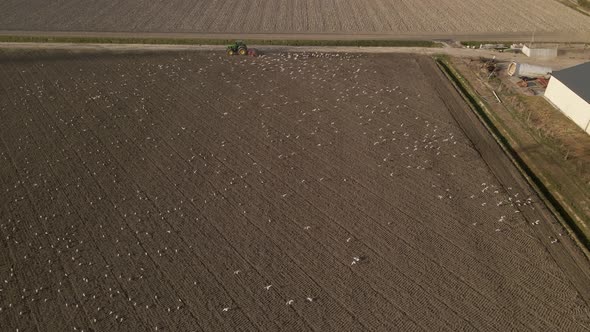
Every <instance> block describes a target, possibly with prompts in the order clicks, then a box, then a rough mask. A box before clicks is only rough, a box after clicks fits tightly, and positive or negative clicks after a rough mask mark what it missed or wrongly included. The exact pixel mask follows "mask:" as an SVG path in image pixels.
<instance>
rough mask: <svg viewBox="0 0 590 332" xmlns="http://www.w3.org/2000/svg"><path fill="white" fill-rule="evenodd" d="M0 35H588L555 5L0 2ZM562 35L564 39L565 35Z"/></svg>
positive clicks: (508, 0) (579, 21)
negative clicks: (13, 32) (6, 32)
mask: <svg viewBox="0 0 590 332" xmlns="http://www.w3.org/2000/svg"><path fill="white" fill-rule="evenodd" d="M0 30H23V31H103V32H177V33H178V32H192V33H197V32H200V33H402V34H403V33H410V34H412V33H416V34H420V33H481V32H485V33H494V32H496V33H497V32H532V31H537V32H538V33H542V32H544V31H550V32H557V31H560V32H573V31H576V32H588V31H590V17H588V16H585V15H583V14H581V13H579V12H577V11H575V10H573V9H571V8H569V7H567V6H565V5H563V4H561V3H559V2H558V1H555V0H498V1H494V2H493V3H490V2H485V1H480V0H463V1H457V0H438V1H435V0H398V1H382V0H370V1H359V0H342V1H323V0H306V1H301V0H298V1H285V0H282V1H273V0H257V1H252V2H244V1H236V0H220V1H213V0H200V1H192V0H191V1H189V0H172V1H160V2H150V3H149V4H146V2H145V1H143V0H98V1H91V2H88V1H82V0H71V1H58V0H26V1H23V0H3V1H2V2H1V3H0ZM566 37H567V36H566Z"/></svg>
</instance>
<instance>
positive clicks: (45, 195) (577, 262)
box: [0, 50, 590, 331]
mask: <svg viewBox="0 0 590 332" xmlns="http://www.w3.org/2000/svg"><path fill="white" fill-rule="evenodd" d="M0 76H1V77H2V80H0V116H1V118H2V121H1V122H0V139H1V140H0V161H1V162H0V181H1V187H0V188H2V190H1V192H0V230H1V234H2V237H1V240H0V326H2V329H3V330H7V331H15V330H16V329H17V328H18V329H19V331H29V330H40V331H72V330H77V331H80V330H84V331H90V330H96V331H116V330H126V331H129V330H146V331H148V330H152V331H154V330H168V331H192V330H201V331H217V330H247V331H250V330H263V331H273V330H275V331H278V330H281V331H285V330H293V331H302V330H317V331H330V330H332V331H345V330H354V331H358V330H381V331H395V330H428V331H433V330H449V331H450V330H453V331H456V330H485V331H491V330H496V331H507V330H531V331H557V330H568V331H586V330H589V329H590V308H589V306H588V300H590V265H589V264H588V261H587V260H585V259H584V257H583V255H582V254H581V252H580V250H579V249H578V248H577V247H575V245H574V244H573V241H572V240H571V239H569V238H568V236H567V235H566V234H565V232H564V230H563V229H562V228H561V226H560V225H559V224H558V223H557V222H556V221H555V219H554V218H553V217H552V216H551V215H550V214H549V213H548V212H547V209H546V207H545V206H544V205H543V204H542V203H541V202H539V200H538V198H537V196H536V195H535V194H534V193H533V192H532V190H531V189H530V188H529V187H528V186H527V185H526V184H525V182H524V181H523V179H522V178H521V177H520V176H519V175H518V173H517V172H516V170H515V168H514V167H513V166H512V165H511V164H510V162H509V161H508V159H507V158H506V157H505V156H504V155H503V154H502V153H501V151H500V148H499V147H498V146H497V145H496V144H495V142H494V141H493V140H492V139H491V137H490V136H489V135H488V134H487V132H486V131H485V129H484V128H483V127H482V125H481V124H480V123H479V122H478V121H477V119H475V117H474V116H473V115H472V114H471V113H469V110H468V109H467V107H466V105H465V104H464V103H463V102H462V101H461V100H460V98H459V97H458V96H457V94H456V93H455V92H454V90H452V87H450V85H449V83H448V82H447V81H445V80H444V79H443V78H442V76H441V74H440V72H438V70H437V68H436V67H435V65H434V63H433V62H432V60H431V59H429V58H427V57H425V56H419V55H405V54H395V55H394V54H325V53H305V54H292V53H291V54H289V53H270V54H267V55H266V56H263V57H260V58H243V57H226V56H224V54H223V53H222V52H204V51H202V52H194V51H193V52H188V51H184V52H166V53H157V52H126V53H112V52H97V51H93V52H89V51H79V52H76V53H74V52H66V51H47V50H37V51H27V52H25V51H17V50H4V51H2V53H0Z"/></svg>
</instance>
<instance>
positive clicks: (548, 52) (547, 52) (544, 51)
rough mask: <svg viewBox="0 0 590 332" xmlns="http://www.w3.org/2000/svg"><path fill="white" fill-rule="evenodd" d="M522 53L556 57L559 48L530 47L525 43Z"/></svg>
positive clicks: (537, 56)
mask: <svg viewBox="0 0 590 332" xmlns="http://www.w3.org/2000/svg"><path fill="white" fill-rule="evenodd" d="M522 53H524V54H526V55H527V56H529V57H535V58H555V57H557V48H529V47H528V46H526V45H524V47H523V48H522Z"/></svg>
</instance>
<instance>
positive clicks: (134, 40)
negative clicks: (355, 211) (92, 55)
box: [0, 34, 442, 48]
mask: <svg viewBox="0 0 590 332" xmlns="http://www.w3.org/2000/svg"><path fill="white" fill-rule="evenodd" d="M237 38H238V39H239V38H240V37H237ZM234 41H235V40H234V39H230V38H199V37H178V36H170V37H163V36H158V37H141V36H137V37H114V36H105V37H97V36H83V35H73V36H49V35H43V34H39V35H30V36H29V35H16V34H15V35H3V34H0V43H43V44H56V43H68V44H133V45H136V44H145V45H202V46H211V45H229V44H232V43H233V42H234ZM243 41H244V42H245V43H246V44H252V45H268V46H357V47H377V46H379V47H429V48H441V47H442V44H441V43H439V42H435V41H432V40H418V39H415V40H412V39H408V40H405V39H403V40H402V39H376V38H375V39H339V38H335V39H325V40H324V39H273V38H245V39H243Z"/></svg>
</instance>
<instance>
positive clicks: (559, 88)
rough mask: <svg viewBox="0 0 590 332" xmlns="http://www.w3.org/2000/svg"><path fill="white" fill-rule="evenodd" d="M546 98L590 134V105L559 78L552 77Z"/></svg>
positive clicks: (546, 91)
mask: <svg viewBox="0 0 590 332" xmlns="http://www.w3.org/2000/svg"><path fill="white" fill-rule="evenodd" d="M545 98H547V99H548V100H549V101H550V102H551V103H553V105H555V106H556V107H557V108H558V109H559V110H560V111H561V112H563V113H564V114H565V115H566V116H567V117H568V118H570V119H572V121H574V122H575V123H576V124H577V125H578V126H580V128H582V129H583V130H584V131H585V132H586V133H588V134H590V104H589V103H587V102H586V101H585V100H584V99H582V98H581V97H580V96H578V95H577V94H575V93H574V92H573V91H572V90H570V89H569V88H568V87H567V86H565V85H564V84H563V83H561V82H560V81H559V80H558V79H557V78H555V77H551V79H550V80H549V85H547V90H545Z"/></svg>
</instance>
